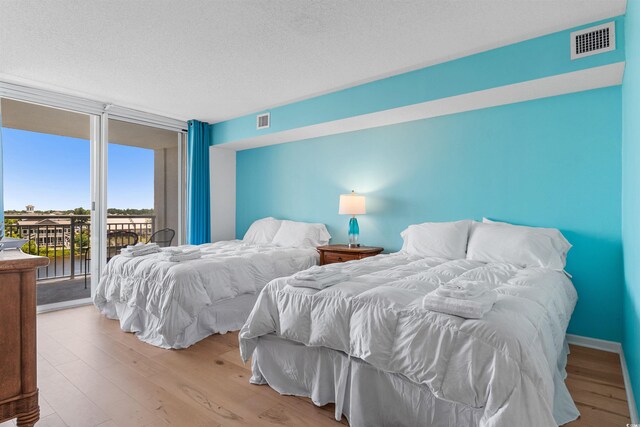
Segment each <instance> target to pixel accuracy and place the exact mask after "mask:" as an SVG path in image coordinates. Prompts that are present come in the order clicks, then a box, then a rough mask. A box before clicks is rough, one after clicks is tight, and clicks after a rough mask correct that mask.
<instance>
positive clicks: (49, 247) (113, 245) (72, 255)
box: [4, 214, 156, 280]
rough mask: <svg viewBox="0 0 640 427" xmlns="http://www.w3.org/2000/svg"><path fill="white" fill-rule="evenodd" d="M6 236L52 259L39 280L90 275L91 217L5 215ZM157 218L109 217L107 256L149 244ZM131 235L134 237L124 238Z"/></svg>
mask: <svg viewBox="0 0 640 427" xmlns="http://www.w3.org/2000/svg"><path fill="white" fill-rule="evenodd" d="M4 219H5V235H6V236H8V237H21V238H24V239H28V240H29V242H28V243H27V244H25V245H24V246H23V251H24V252H26V253H30V254H32V255H41V256H46V257H48V258H49V259H50V262H49V265H48V266H47V267H43V268H39V269H38V271H37V277H36V279H37V280H47V279H60V278H70V279H73V278H75V277H76V276H79V275H86V274H88V273H89V272H88V269H89V268H90V266H89V261H90V260H91V217H90V216H89V215H46V214H42V215H5V216H4ZM155 219H156V218H155V216H154V215H109V216H108V217H107V241H106V247H107V254H108V256H109V257H111V256H113V255H115V254H116V253H117V252H118V251H119V250H120V248H122V247H124V246H126V245H127V244H130V243H133V241H132V240H135V239H137V241H138V242H145V243H146V242H147V241H148V240H149V238H150V237H151V235H152V234H153V232H154V231H155ZM122 232H131V233H134V234H135V238H134V236H133V235H131V238H128V237H123V234H124V233H122Z"/></svg>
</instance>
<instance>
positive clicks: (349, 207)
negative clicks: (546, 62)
mask: <svg viewBox="0 0 640 427" xmlns="http://www.w3.org/2000/svg"><path fill="white" fill-rule="evenodd" d="M338 213H339V214H341V215H362V214H366V213H367V209H366V208H365V203H364V196H359V195H357V194H356V193H355V192H353V191H352V192H351V194H341V195H340V207H339V208H338Z"/></svg>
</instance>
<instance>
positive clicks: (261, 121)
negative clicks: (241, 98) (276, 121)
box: [256, 113, 271, 129]
mask: <svg viewBox="0 0 640 427" xmlns="http://www.w3.org/2000/svg"><path fill="white" fill-rule="evenodd" d="M270 125H271V113H264V114H258V116H257V118H256V129H266V128H268V127H269V126H270Z"/></svg>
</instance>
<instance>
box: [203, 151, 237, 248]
mask: <svg viewBox="0 0 640 427" xmlns="http://www.w3.org/2000/svg"><path fill="white" fill-rule="evenodd" d="M209 175H210V179H211V241H212V242H216V241H218V240H231V239H235V238H236V152H235V151H233V150H226V149H224V148H217V147H210V148H209Z"/></svg>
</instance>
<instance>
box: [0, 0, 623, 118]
mask: <svg viewBox="0 0 640 427" xmlns="http://www.w3.org/2000/svg"><path fill="white" fill-rule="evenodd" d="M625 8H626V1H625V0H528V1H525V0H484V1H481V0H456V1H453V0H451V1H445V0H439V1H436V0H350V1H346V0H325V1H321V0H224V1H222V0H217V1H215V0H188V1H187V0H183V1H176V0H153V1H152V0H137V1H131V0H104V1H87V0H58V1H52V0H47V1H35V0H0V79H4V80H7V81H12V82H23V83H28V84H31V85H35V86H39V87H43V88H49V89H54V90H62V91H64V92H66V93H72V94H78V95H83V96H86V97H90V98H93V99H97V100H101V101H106V102H112V103H115V104H119V105H122V106H126V107H131V108H137V109H141V110H145V111H149V112H154V113H159V114H163V115H166V116H169V117H174V118H179V119H191V118H195V119H200V120H206V121H209V122H216V121H221V120H225V119H229V118H232V117H237V116H240V115H244V114H248V113H252V112H255V111H259V110H262V109H266V108H270V107H274V106H276V105H281V104H285V103H288V102H291V101H296V100H300V99H304V98H308V97H310V96H314V95H318V94H321V93H327V92H330V91H333V90H337V89H341V88H345V87H349V86H353V85H355V84H358V83H363V82H366V81H371V80H375V79H377V78H380V77H385V76H389V75H392V74H397V73H399V72H403V71H408V70H411V69H416V68H420V67H422V66H427V65H430V64H434V63H437V62H442V61H445V60H448V59H451V58H455V57H460V56H464V55H467V54H470V53H474V52H478V51H482V50H486V49H490V48H493V47H497V46H500V45H505V44H510V43H513V42H517V41H521V40H525V39H528V38H531V37H535V36H538V35H543V34H546V33H549V32H553V31H558V30H562V29H566V28H570V27H573V26H576V25H580V24H585V23H589V22H593V21H596V20H599V19H605V18H608V17H612V16H617V15H621V14H624V13H625Z"/></svg>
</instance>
